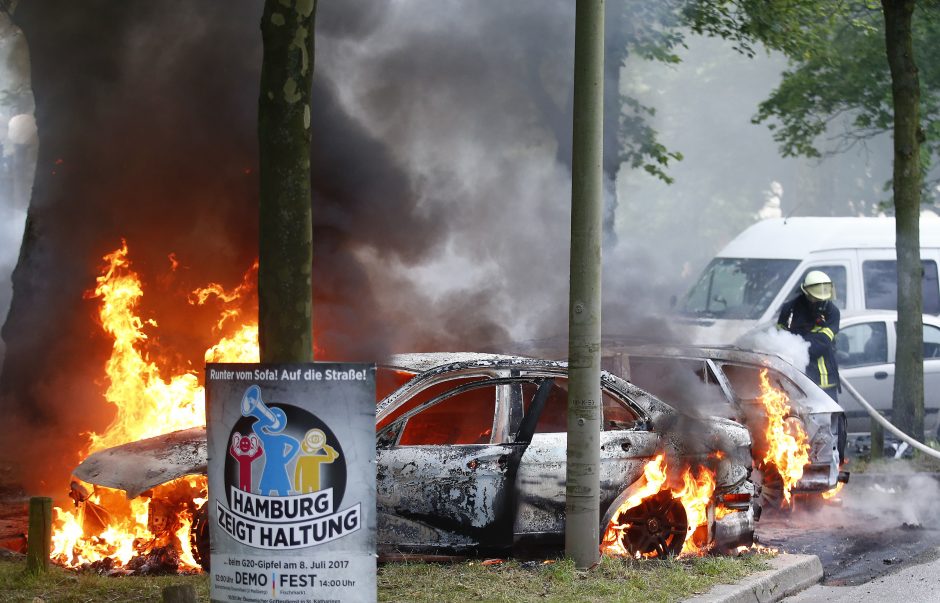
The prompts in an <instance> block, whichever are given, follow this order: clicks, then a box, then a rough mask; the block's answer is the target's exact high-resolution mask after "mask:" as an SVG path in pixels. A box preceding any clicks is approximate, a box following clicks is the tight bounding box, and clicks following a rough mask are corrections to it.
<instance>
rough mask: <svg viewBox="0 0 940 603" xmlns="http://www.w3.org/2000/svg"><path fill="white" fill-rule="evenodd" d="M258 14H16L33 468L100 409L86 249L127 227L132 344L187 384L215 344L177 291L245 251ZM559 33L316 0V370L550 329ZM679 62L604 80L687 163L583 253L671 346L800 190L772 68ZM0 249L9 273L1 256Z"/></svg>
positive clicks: (558, 151)
mask: <svg viewBox="0 0 940 603" xmlns="http://www.w3.org/2000/svg"><path fill="white" fill-rule="evenodd" d="M261 11H262V2H261V1H260V0H239V1H237V2H225V3H222V2H193V1H191V0H185V1H183V0H180V1H176V2H169V1H166V2H161V3H153V2H149V1H145V0H125V1H121V2H117V1H115V0H87V1H85V2H82V3H75V2H73V1H72V0H43V1H42V2H36V1H33V0H22V2H20V3H19V6H18V8H17V12H16V14H15V15H14V17H15V21H16V22H17V23H18V24H19V25H20V26H21V27H22V28H23V30H24V33H25V36H26V38H27V40H28V42H29V45H30V53H31V61H32V85H33V91H34V94H35V99H36V120H37V123H38V127H39V136H40V149H39V158H38V164H37V168H36V171H37V179H36V185H35V190H34V195H33V208H32V211H33V214H32V215H33V219H34V221H33V224H32V226H33V230H32V231H31V236H33V237H34V239H33V245H32V246H31V247H30V253H29V255H28V257H27V258H26V263H25V264H24V268H23V270H22V271H21V273H20V274H19V275H18V277H17V279H18V280H16V281H15V282H14V286H15V287H16V290H17V296H16V298H14V306H13V308H12V309H11V315H10V319H9V320H8V321H7V324H6V326H5V328H4V331H3V338H4V340H5V341H6V344H7V357H6V362H5V365H4V366H5V374H4V382H3V391H0V396H2V400H0V407H2V408H4V409H7V410H9V411H10V412H13V413H15V414H20V415H24V416H25V417H26V418H27V420H29V421H33V422H36V421H39V422H40V423H41V424H42V425H44V426H45V427H44V429H47V430H48V432H49V433H50V434H55V435H56V438H58V439H57V440H56V442H55V444H48V443H47V442H46V440H43V439H42V438H40V437H38V436H37V435H36V434H37V432H36V431H35V430H33V431H31V432H30V433H31V440H32V441H35V442H40V441H41V442H43V446H45V447H46V449H47V450H48V451H49V453H50V456H51V457H53V458H59V457H61V456H62V455H63V454H65V455H66V456H68V454H74V452H75V451H76V450H78V449H79V448H80V446H79V445H78V444H77V442H80V441H81V437H80V436H79V435H78V434H79V433H80V432H81V431H86V430H89V429H101V428H103V427H104V425H105V424H106V423H107V420H108V417H109V412H108V409H107V408H105V407H103V405H102V402H101V392H102V391H103V387H104V386H103V383H102V379H103V376H102V373H101V367H102V365H103V364H104V361H105V359H106V358H107V354H108V352H109V346H110V341H109V340H108V338H107V337H106V336H105V335H104V334H103V333H101V331H100V328H99V327H98V326H97V324H96V320H95V311H96V308H95V305H94V301H92V300H88V299H83V293H84V292H86V291H87V290H89V289H91V288H93V286H94V279H95V276H96V275H97V273H98V270H99V269H100V265H101V257H102V256H103V255H104V254H105V253H108V252H110V251H112V250H114V249H116V248H117V247H118V246H119V245H120V244H121V239H122V238H126V240H127V243H128V245H129V247H130V258H131V260H132V261H133V262H134V267H135V268H136V269H137V270H139V271H140V272H141V273H142V275H143V277H144V286H145V301H144V304H143V307H142V312H143V313H144V314H145V316H144V317H145V318H154V319H155V320H156V321H157V322H158V323H159V325H160V327H159V330H155V331H154V332H152V333H151V334H150V335H151V343H152V344H153V345H155V346H157V347H158V348H159V349H160V351H161V352H163V353H167V354H168V355H169V356H170V357H171V358H173V359H174V362H175V364H176V365H177V367H179V368H181V369H183V368H192V369H194V370H199V366H200V364H201V355H202V352H203V351H204V350H205V349H206V348H207V347H209V345H211V344H212V343H214V341H215V339H216V338H217V337H218V333H216V332H214V331H213V330H212V320H213V317H212V316H211V315H210V312H209V309H203V310H201V312H202V314H198V315H196V316H195V318H194V315H193V314H191V313H190V312H192V310H191V309H187V308H188V307H187V305H186V303H185V299H186V294H187V293H188V292H189V291H191V290H192V289H193V288H194V287H197V286H202V285H205V284H207V283H208V282H211V281H214V282H219V283H222V284H223V285H225V286H226V287H234V286H235V285H236V284H237V283H238V282H240V280H241V278H242V274H243V273H244V272H245V270H246V269H247V268H248V267H249V265H250V264H251V262H252V261H253V259H254V258H255V257H256V255H257V251H256V247H257V245H256V237H257V173H256V165H257V159H256V153H257V144H256V112H257V97H258V81H259V77H260V62H261V39H260V32H259V27H258V21H259V19H260V15H261ZM573 34H574V4H573V3H571V2H569V1H566V0H525V1H522V0H519V1H514V2H501V1H497V0H487V1H480V2H472V3H468V2H458V1H457V0H396V1H390V2H373V1H370V0H342V1H340V0H323V1H321V2H319V3H318V14H317V26H316V55H315V61H316V71H315V77H314V80H315V84H314V94H313V101H312V105H313V106H312V115H313V118H312V131H313V147H312V148H313V162H312V177H313V188H314V199H313V203H314V224H315V232H314V241H315V250H314V257H315V260H314V273H313V275H314V289H315V305H314V322H315V331H316V335H317V345H318V347H319V349H321V350H323V354H322V355H321V357H320V359H324V360H374V359H376V358H377V357H380V356H382V355H384V354H385V353H387V352H390V351H394V352H403V351H418V350H479V349H487V350H494V351H498V350H501V349H505V348H506V347H508V346H509V345H510V344H511V343H512V342H516V341H519V340H526V339H533V338H540V337H551V336H557V335H563V334H564V333H565V331H566V329H567V318H566V308H567V302H568V299H567V277H568V241H569V221H568V218H569V206H570V171H569V162H570V155H568V154H567V153H568V151H567V145H569V144H570V143H569V142H568V141H567V139H566V135H565V133H566V132H567V133H570V124H571V113H570V104H571V102H570V97H571V85H572V68H573ZM683 58H684V59H685V63H683V64H682V65H680V66H678V67H664V66H662V65H651V64H648V63H643V62H641V61H634V60H630V61H628V62H627V66H626V68H625V70H622V71H621V75H622V81H621V82H614V81H611V82H608V84H607V85H608V86H611V85H613V86H619V87H620V89H621V90H624V91H628V92H630V93H631V94H634V95H636V96H638V97H639V98H641V99H642V100H643V101H644V102H645V103H646V104H649V105H652V106H656V107H657V108H658V112H657V115H656V117H655V121H654V125H655V126H657V127H658V128H660V129H661V131H662V134H663V140H664V142H666V144H667V145H669V146H670V148H674V149H675V150H678V151H681V152H683V153H684V154H685V156H686V159H685V161H683V162H682V163H681V164H680V165H679V166H678V167H676V168H675V173H674V176H675V177H676V183H675V184H674V185H672V186H669V187H667V186H665V185H661V184H658V183H657V182H656V181H654V180H652V179H651V177H650V176H648V175H646V174H645V173H642V172H639V171H636V170H628V169H621V170H620V172H619V173H618V174H611V176H616V178H617V191H618V193H619V197H620V198H619V204H618V213H617V215H616V216H615V220H614V221H613V224H614V225H615V227H616V233H615V234H616V237H615V238H614V239H613V240H616V243H615V244H613V245H610V246H608V248H607V249H605V258H604V259H605V274H604V279H605V280H604V295H605V329H606V330H607V331H608V332H615V333H619V334H628V335H634V336H642V337H653V338H659V337H662V338H668V336H669V332H670V330H671V327H670V324H669V322H668V319H665V318H663V315H664V310H665V309H666V308H667V307H668V301H667V300H668V295H669V294H671V293H678V292H679V291H680V289H681V288H682V287H683V286H684V285H686V284H687V283H688V281H689V279H691V278H692V276H694V275H693V274H692V272H693V271H694V270H695V269H697V268H699V267H701V265H702V264H703V263H704V262H705V261H706V260H707V258H708V257H710V256H711V255H712V254H713V253H714V252H715V251H717V249H718V248H719V247H720V245H721V244H723V243H724V242H726V241H727V240H728V239H730V238H731V237H732V236H733V235H734V234H736V233H737V232H738V231H740V230H741V229H742V228H743V227H744V226H746V225H747V224H748V223H749V221H750V220H751V219H752V215H753V214H754V213H755V212H756V211H757V210H758V209H759V208H760V207H761V206H762V205H763V203H764V202H765V191H768V190H770V189H771V187H772V183H773V182H774V181H778V182H782V183H783V187H784V193H783V200H784V208H785V210H786V208H787V206H788V204H791V205H790V207H797V206H798V202H797V200H796V199H794V193H795V192H797V191H798V190H800V188H801V187H802V189H804V190H811V189H812V187H813V186H816V184H815V183H817V181H818V179H817V178H816V176H815V174H816V173H817V171H814V170H815V169H816V168H815V167H814V166H812V165H810V164H808V163H806V162H795V161H781V160H780V159H779V158H778V157H777V154H776V149H775V147H774V145H773V142H772V140H771V139H770V135H769V134H768V132H767V131H766V129H765V128H764V127H763V126H755V125H752V124H750V123H749V119H750V116H751V115H752V114H753V112H754V110H755V107H756V102H757V101H758V100H759V99H761V98H763V97H764V95H766V93H767V92H769V90H770V89H771V87H772V86H773V85H774V84H775V83H776V81H777V79H778V74H779V72H780V69H781V68H782V66H783V65H782V62H781V61H780V60H778V59H772V58H768V57H758V58H757V59H755V60H753V61H748V60H747V59H745V58H743V57H740V56H738V55H736V54H735V53H734V52H733V51H731V50H729V49H728V48H727V47H726V46H725V45H724V44H722V43H720V42H717V41H708V40H691V41H690V44H689V49H688V51H687V52H683ZM608 108H609V107H608ZM823 171H825V173H827V174H830V176H827V177H831V173H832V172H833V170H831V169H829V170H818V172H819V173H822V172H823ZM880 183H881V181H880V180H879V181H877V185H880ZM866 186H867V185H866ZM847 190H848V188H847ZM742 208H744V209H743V210H742ZM798 213H803V214H804V215H805V213H806V212H805V211H800V212H798ZM0 215H6V214H0ZM0 246H2V248H3V253H4V254H5V256H4V257H6V258H12V257H14V255H15V253H16V251H15V250H18V248H19V242H18V241H14V240H3V241H2V245H0ZM170 253H173V254H174V257H175V258H176V259H177V260H178V261H179V262H180V267H179V269H177V270H176V271H175V272H173V271H171V262H170V261H169V259H168V255H169V254H170ZM2 265H3V261H0V267H2ZM8 268H9V267H8ZM0 276H2V277H3V278H4V283H2V284H0V288H4V290H5V291H8V290H7V289H6V288H7V287H8V286H9V284H8V282H7V280H6V279H7V276H6V274H0ZM148 292H149V295H148ZM2 297H3V296H0V299H2ZM180 308H183V309H182V310H181V309H180ZM63 433H65V434H66V435H64V436H63V435H61V434H63ZM57 454H58V455H59V457H56V455H57ZM65 462H66V464H68V462H69V459H66V461H65Z"/></svg>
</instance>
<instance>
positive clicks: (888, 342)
mask: <svg viewBox="0 0 940 603" xmlns="http://www.w3.org/2000/svg"><path fill="white" fill-rule="evenodd" d="M889 322H893V323H894V327H895V330H896V329H897V321H888V320H884V319H872V320H860V321H857V322H852V323H851V324H848V325H845V326H843V327H842V328H841V329H840V330H839V333H838V335H836V337H842V338H845V337H847V336H846V331H850V330H851V329H854V328H856V327H861V326H862V325H869V324H871V325H881V326H882V327H883V328H884V335H885V346H886V347H885V359H884V360H883V361H882V362H866V363H863V364H845V362H844V361H843V360H841V359H838V358H837V360H838V362H839V368H840V369H843V370H850V369H856V368H864V367H872V366H881V365H884V364H892V363H893V362H894V361H893V358H894V356H895V353H894V346H895V344H896V343H897V340H896V337H892V335H891V331H892V329H889V328H888V323H889Z"/></svg>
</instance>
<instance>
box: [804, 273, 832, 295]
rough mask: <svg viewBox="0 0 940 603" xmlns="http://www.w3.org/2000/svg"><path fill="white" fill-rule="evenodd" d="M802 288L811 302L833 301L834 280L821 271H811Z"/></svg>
mask: <svg viewBox="0 0 940 603" xmlns="http://www.w3.org/2000/svg"><path fill="white" fill-rule="evenodd" d="M800 288H801V289H802V290H803V293H805V294H806V296H807V297H809V298H810V300H811V301H817V302H820V301H826V300H828V299H832V279H831V278H829V275H827V274H826V273H825V272H823V271H821V270H810V271H809V272H808V273H807V274H806V278H804V279H803V284H802V285H801V286H800Z"/></svg>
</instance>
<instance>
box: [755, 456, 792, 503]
mask: <svg viewBox="0 0 940 603" xmlns="http://www.w3.org/2000/svg"><path fill="white" fill-rule="evenodd" d="M760 495H761V505H762V506H763V507H764V509H774V510H776V509H783V508H784V507H786V499H785V498H784V495H783V478H782V477H780V473H779V472H778V471H777V468H776V467H774V466H773V465H770V466H766V467H764V468H763V469H762V470H761V491H760Z"/></svg>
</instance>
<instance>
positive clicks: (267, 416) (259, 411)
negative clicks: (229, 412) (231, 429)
mask: <svg viewBox="0 0 940 603" xmlns="http://www.w3.org/2000/svg"><path fill="white" fill-rule="evenodd" d="M275 411H278V412H275ZM242 416H245V417H254V418H256V419H258V423H259V426H260V427H267V428H268V429H270V430H271V431H280V430H282V429H284V427H285V425H286V418H287V417H286V416H285V415H284V411H282V410H280V409H279V408H273V409H272V408H268V407H267V406H266V405H265V403H264V402H262V401H261V388H260V387H258V386H257V385H252V386H249V388H248V389H246V390H245V395H244V396H242Z"/></svg>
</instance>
